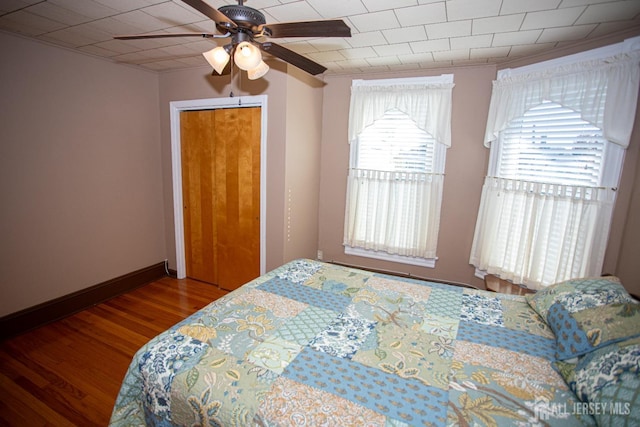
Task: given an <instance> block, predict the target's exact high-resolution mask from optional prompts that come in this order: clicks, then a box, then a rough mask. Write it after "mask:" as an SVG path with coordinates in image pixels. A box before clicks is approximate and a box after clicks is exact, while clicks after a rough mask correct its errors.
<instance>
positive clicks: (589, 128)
mask: <svg viewBox="0 0 640 427" xmlns="http://www.w3.org/2000/svg"><path fill="white" fill-rule="evenodd" d="M606 143H607V141H606V140H605V139H604V137H603V136H602V130H601V129H599V128H598V127H596V126H594V125H592V124H590V123H589V122H587V121H585V120H582V119H581V118H580V114H579V113H577V112H575V111H573V110H571V109H569V108H565V107H563V106H562V105H560V104H556V103H554V102H550V101H544V102H543V103H542V104H540V105H538V106H536V107H533V108H531V109H530V110H529V111H527V112H526V113H525V114H524V115H523V116H522V117H520V118H517V119H515V120H513V121H511V123H509V126H508V127H507V128H506V129H505V130H504V131H502V133H501V134H500V144H499V150H500V152H499V153H498V159H497V161H498V165H497V169H498V170H497V173H496V176H500V177H503V178H509V179H520V180H525V181H536V182H549V183H553V184H570V185H584V186H591V187H598V186H600V185H601V179H600V178H601V175H602V166H603V157H604V151H605V145H606Z"/></svg>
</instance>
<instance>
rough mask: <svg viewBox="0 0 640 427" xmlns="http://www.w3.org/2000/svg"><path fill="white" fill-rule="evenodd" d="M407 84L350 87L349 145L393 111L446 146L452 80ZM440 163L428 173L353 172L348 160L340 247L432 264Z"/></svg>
mask: <svg viewBox="0 0 640 427" xmlns="http://www.w3.org/2000/svg"><path fill="white" fill-rule="evenodd" d="M400 80H403V79H400ZM407 80H411V82H407ZM407 80H405V81H400V82H398V83H397V84H395V83H388V81H387V82H386V83H384V84H375V83H374V82H372V81H368V82H367V81H354V84H353V85H352V87H351V105H350V110H349V142H350V143H351V144H357V141H358V136H359V135H360V133H361V132H362V131H363V130H364V129H365V128H366V127H368V126H370V125H372V124H373V123H374V122H375V121H376V120H377V119H380V118H381V117H383V116H384V114H385V113H386V112H387V111H390V110H394V109H397V110H399V111H401V112H403V113H405V114H407V115H408V116H409V117H411V118H412V119H413V120H414V121H415V123H416V125H417V127H418V128H419V129H421V130H424V131H425V132H426V133H428V134H429V135H431V136H432V137H433V138H434V139H435V140H436V141H437V142H436V144H444V146H446V147H449V146H451V93H452V89H453V87H454V83H453V75H452V74H449V75H442V76H436V77H427V78H420V79H419V80H420V81H417V80H416V79H407ZM358 82H360V83H358ZM354 151H357V150H352V153H354ZM443 151H444V150H443ZM441 160H442V161H441V162H436V164H435V168H434V169H433V170H430V171H426V172H428V173H418V172H407V171H395V172H389V171H380V170H364V169H358V168H357V165H356V164H354V156H353V154H352V163H351V168H350V170H349V176H348V188H347V201H346V211H345V228H344V240H343V244H344V245H345V246H346V247H347V248H357V249H365V250H371V251H379V252H383V253H386V254H391V255H399V256H406V257H414V258H424V259H435V258H436V245H437V240H438V231H439V226H440V206H441V201H442V188H443V179H444V177H443V175H442V174H443V173H444V155H442V156H441Z"/></svg>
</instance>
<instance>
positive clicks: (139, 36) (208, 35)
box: [113, 33, 219, 40]
mask: <svg viewBox="0 0 640 427" xmlns="http://www.w3.org/2000/svg"><path fill="white" fill-rule="evenodd" d="M163 37H204V38H205V39H209V38H213V37H219V36H218V35H216V34H212V33H151V34H131V35H120V36H113V38H114V39H118V40H135V39H159V38H163Z"/></svg>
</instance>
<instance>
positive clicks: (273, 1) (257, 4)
mask: <svg viewBox="0 0 640 427" xmlns="http://www.w3.org/2000/svg"><path fill="white" fill-rule="evenodd" d="M216 3H220V4H216ZM237 3H238V2H237V1H222V0H216V1H215V3H214V2H213V1H209V4H211V6H213V7H215V8H216V9H217V8H219V7H220V6H222V5H223V4H237ZM282 3H284V2H280V1H278V0H251V4H249V6H251V7H252V8H254V9H259V10H260V9H265V8H267V7H273V6H279V5H281V4H282Z"/></svg>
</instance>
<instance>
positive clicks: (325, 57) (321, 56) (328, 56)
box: [308, 51, 345, 64]
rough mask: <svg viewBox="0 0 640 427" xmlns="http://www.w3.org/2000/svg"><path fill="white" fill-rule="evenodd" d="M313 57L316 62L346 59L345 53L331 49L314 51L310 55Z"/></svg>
mask: <svg viewBox="0 0 640 427" xmlns="http://www.w3.org/2000/svg"><path fill="white" fill-rule="evenodd" d="M308 56H309V57H310V58H311V59H313V60H314V61H316V62H319V63H321V64H322V63H324V62H329V61H341V60H343V59H345V57H344V55H342V54H341V53H340V52H336V51H330V52H313V53H310V54H309V55H308Z"/></svg>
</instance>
